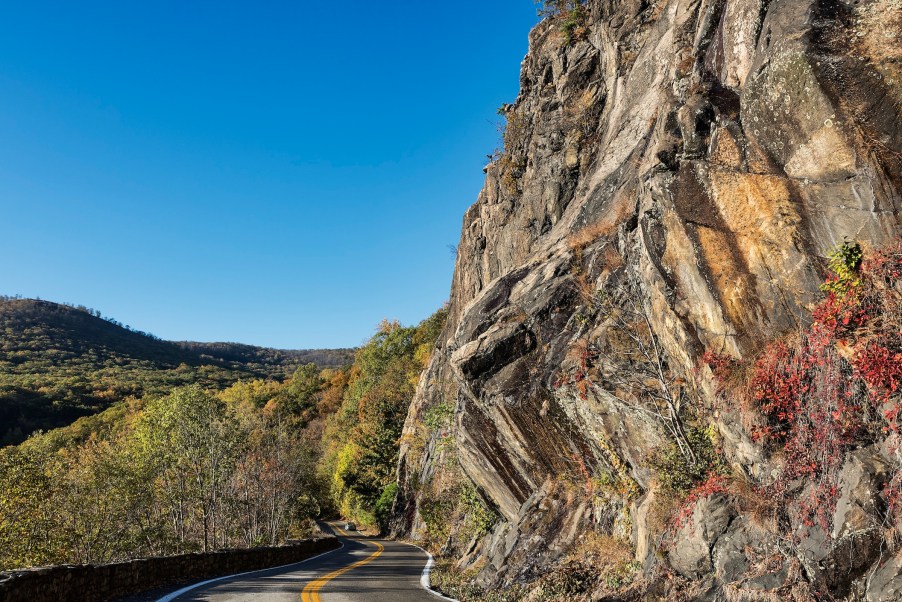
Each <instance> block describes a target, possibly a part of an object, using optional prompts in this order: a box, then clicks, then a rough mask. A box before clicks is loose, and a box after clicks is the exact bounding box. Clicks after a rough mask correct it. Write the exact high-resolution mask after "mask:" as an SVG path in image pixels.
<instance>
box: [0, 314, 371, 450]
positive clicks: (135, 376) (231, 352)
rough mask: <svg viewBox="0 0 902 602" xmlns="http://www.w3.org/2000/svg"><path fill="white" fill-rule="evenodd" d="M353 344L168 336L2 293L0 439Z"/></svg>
mask: <svg viewBox="0 0 902 602" xmlns="http://www.w3.org/2000/svg"><path fill="white" fill-rule="evenodd" d="M352 357H353V350H350V349H337V350H297V351H285V350H277V349H267V348H262V347H254V346H251V345H240V344H236V343H194V342H177V343H176V342H170V341H164V340H160V339H159V338H157V337H154V336H153V335H149V334H147V333H143V332H138V331H135V330H132V329H130V328H128V327H125V326H123V325H121V324H119V323H117V322H115V321H112V320H109V319H104V318H101V317H100V314H99V312H94V311H93V310H88V309H87V308H83V307H72V306H68V305H63V304H59V303H52V302H49V301H42V300H34V299H10V298H2V299H0V444H8V443H16V442H19V441H21V440H23V439H24V438H25V437H26V436H27V435H28V434H29V433H31V432H33V431H34V430H36V429H48V428H56V427H59V426H64V425H66V424H69V423H71V422H73V421H74V420H75V419H76V418H78V417H80V416H85V415H88V414H93V413H96V412H98V411H100V410H103V409H105V408H107V407H110V406H111V405H112V404H114V403H115V402H117V401H120V400H122V399H125V398H127V397H130V396H132V397H140V396H143V395H148V394H154V395H159V394H164V393H166V392H168V391H169V390H170V389H172V388H173V387H176V386H180V385H185V384H189V383H197V384H200V385H202V386H204V387H211V388H215V389H223V388H225V387H227V386H228V385H230V384H232V383H234V382H236V381H238V380H239V379H254V378H278V379H283V378H286V377H287V376H289V375H290V374H291V373H292V372H293V371H294V370H295V369H296V368H297V367H298V366H300V365H302V364H306V363H309V362H314V363H316V364H317V365H318V366H319V367H320V368H334V367H339V366H342V365H347V364H349V363H350V362H351V360H352Z"/></svg>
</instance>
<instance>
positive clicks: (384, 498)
mask: <svg viewBox="0 0 902 602" xmlns="http://www.w3.org/2000/svg"><path fill="white" fill-rule="evenodd" d="M396 495H398V484H397V483H395V482H392V483H389V484H388V485H386V486H385V489H383V490H382V494H381V495H380V496H379V499H378V500H376V506H375V508H374V511H373V513H374V515H375V516H376V521H377V522H378V523H379V526H380V528H382V529H385V527H386V526H387V524H388V518H389V514H390V513H391V508H392V504H394V502H395V496H396Z"/></svg>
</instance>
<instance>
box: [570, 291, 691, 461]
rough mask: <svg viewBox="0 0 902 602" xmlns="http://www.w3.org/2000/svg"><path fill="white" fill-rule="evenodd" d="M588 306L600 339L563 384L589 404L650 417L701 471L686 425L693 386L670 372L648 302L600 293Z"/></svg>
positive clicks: (586, 346)
mask: <svg viewBox="0 0 902 602" xmlns="http://www.w3.org/2000/svg"><path fill="white" fill-rule="evenodd" d="M589 304H590V307H589V308H588V309H589V310H590V311H591V312H592V313H593V314H595V316H596V320H597V322H596V324H598V325H599V326H600V328H599V332H600V335H599V336H598V337H597V338H596V339H594V340H585V341H583V342H582V343H581V345H580V346H579V348H578V352H579V365H578V367H577V369H576V370H575V371H574V372H573V373H571V374H569V375H568V376H567V377H566V378H564V379H562V380H561V381H559V383H558V384H559V385H570V386H572V387H573V388H574V389H576V391H577V392H578V394H579V395H580V396H582V397H584V398H585V397H587V396H588V395H589V393H591V392H594V393H596V394H598V395H602V396H606V397H607V398H609V399H612V400H614V401H615V402H617V403H619V404H621V405H623V406H624V407H626V408H629V409H631V410H637V411H639V412H642V413H644V414H646V415H647V416H649V417H651V418H652V419H653V420H654V421H655V422H656V423H657V424H659V425H660V426H661V427H662V430H663V431H664V432H665V433H666V434H667V435H668V438H669V439H670V440H671V441H672V442H673V444H674V445H675V446H676V448H677V450H678V453H679V454H680V455H681V456H682V457H683V459H684V460H685V464H687V465H689V466H693V467H694V466H697V465H698V463H699V457H698V455H697V453H696V449H695V447H696V446H694V445H693V444H692V437H690V436H689V435H688V434H687V432H686V428H685V427H684V425H683V415H684V413H685V412H684V410H685V404H686V400H687V397H688V395H687V393H688V390H687V387H688V383H687V382H686V381H685V379H683V378H681V377H680V375H679V374H678V373H677V372H676V371H675V370H674V369H673V368H672V367H671V365H670V362H669V361H668V358H667V354H666V352H665V350H664V348H663V347H662V345H661V342H660V341H659V340H658V337H657V335H656V334H655V332H654V328H653V327H652V323H651V319H650V316H649V314H648V311H647V309H646V307H645V304H644V302H643V301H642V299H640V298H639V296H638V295H637V294H635V292H632V291H628V292H625V293H624V294H623V295H620V296H619V297H618V298H617V299H614V298H613V297H611V296H609V295H607V294H605V293H603V292H602V291H598V292H597V293H596V294H595V296H594V297H592V298H591V299H589ZM589 321H590V320H589V319H587V318H584V319H583V323H585V324H587V323H589ZM599 323H600V324H599Z"/></svg>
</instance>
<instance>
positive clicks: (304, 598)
mask: <svg viewBox="0 0 902 602" xmlns="http://www.w3.org/2000/svg"><path fill="white" fill-rule="evenodd" d="M373 543H374V544H376V551H375V552H373V553H372V554H370V555H369V556H367V557H366V558H364V559H363V560H358V561H357V562H355V563H354V564H349V565H348V566H346V567H342V568H340V569H338V570H335V571H332V572H331V573H329V574H328V575H325V576H323V577H320V578H319V579H317V580H316V581H311V582H310V583H308V584H307V587H305V588H304V591H302V592H301V602H320V598H319V590H321V589H323V587H324V586H325V585H326V584H327V583H329V582H330V581H332V580H333V579H335V578H336V577H340V576H342V575H344V574H345V573H347V572H348V571H353V570H354V569H356V568H357V567H359V566H363V565H365V564H367V563H369V562H372V561H374V560H376V559H377V558H379V556H380V555H381V554H382V551H383V550H385V546H383V545H382V544H381V543H379V542H377V541H374V542H373Z"/></svg>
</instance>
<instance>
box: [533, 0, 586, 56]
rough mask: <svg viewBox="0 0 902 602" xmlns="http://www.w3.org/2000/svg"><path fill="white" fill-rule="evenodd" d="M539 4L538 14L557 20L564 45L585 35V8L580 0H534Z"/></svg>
mask: <svg viewBox="0 0 902 602" xmlns="http://www.w3.org/2000/svg"><path fill="white" fill-rule="evenodd" d="M536 4H540V5H541V6H540V8H539V11H538V12H539V15H540V16H543V17H551V18H555V19H558V20H559V24H558V28H559V30H560V32H561V34H562V35H563V37H564V45H567V44H570V42H572V41H573V40H574V39H575V38H578V37H582V36H583V35H585V26H586V18H587V15H586V9H585V7H584V6H583V2H582V1H581V0H536Z"/></svg>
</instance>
